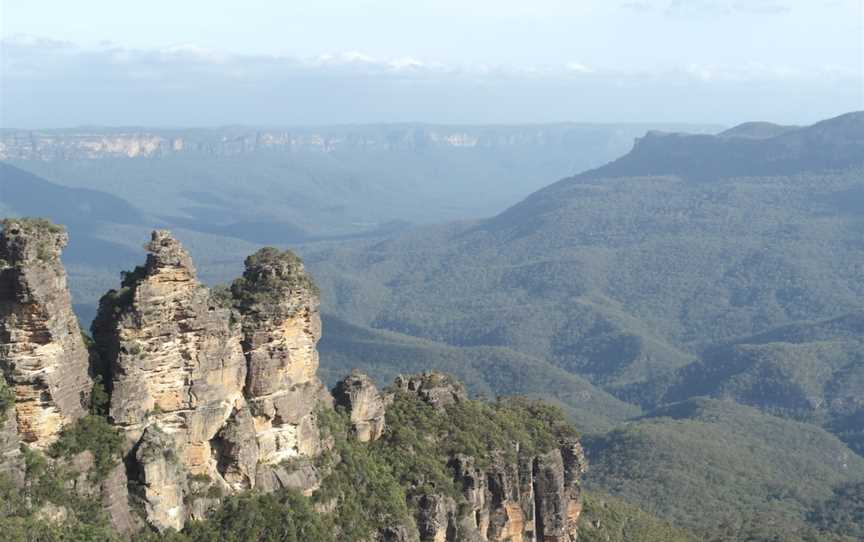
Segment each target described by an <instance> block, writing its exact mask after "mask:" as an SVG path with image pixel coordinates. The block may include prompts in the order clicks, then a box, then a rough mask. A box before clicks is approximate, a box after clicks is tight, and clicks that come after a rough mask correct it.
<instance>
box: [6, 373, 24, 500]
mask: <svg viewBox="0 0 864 542" xmlns="http://www.w3.org/2000/svg"><path fill="white" fill-rule="evenodd" d="M2 391H4V388H2V384H0V392H2ZM4 407H5V408H4ZM0 476H4V477H5V478H6V479H7V480H9V481H10V482H12V484H13V485H15V486H17V487H20V486H21V485H22V484H23V483H24V454H22V453H21V440H20V439H19V438H18V423H17V421H16V420H15V410H14V408H13V406H12V405H11V404H10V405H8V406H6V405H3V404H2V402H0Z"/></svg>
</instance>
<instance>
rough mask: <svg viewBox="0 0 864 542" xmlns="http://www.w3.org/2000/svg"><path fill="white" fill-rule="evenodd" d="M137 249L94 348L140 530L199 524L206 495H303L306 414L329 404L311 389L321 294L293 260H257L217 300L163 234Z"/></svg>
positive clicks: (102, 315)
mask: <svg viewBox="0 0 864 542" xmlns="http://www.w3.org/2000/svg"><path fill="white" fill-rule="evenodd" d="M146 248H147V250H148V251H149V254H148V256H147V261H146V263H145V265H143V266H140V267H138V268H136V269H135V270H134V271H132V272H130V273H126V274H124V276H123V281H122V285H121V288H120V289H119V290H112V291H111V292H109V293H108V294H106V295H105V296H104V297H103V298H102V300H101V302H100V307H99V314H98V316H97V318H96V320H95V321H94V325H93V335H94V340H95V342H96V345H97V350H98V351H99V353H100V358H101V360H102V361H103V364H104V366H103V368H102V370H103V372H104V373H105V374H106V381H107V382H108V383H109V388H110V395H111V401H110V408H109V417H110V420H111V421H112V423H114V424H115V425H117V426H119V427H120V428H121V429H123V431H124V432H125V434H126V437H127V445H126V450H127V454H130V458H131V464H132V466H133V471H135V476H133V480H135V481H136V483H138V484H140V488H139V491H138V497H139V498H140V499H141V500H142V501H143V503H144V508H145V510H146V512H147V519H148V521H149V522H150V523H151V524H152V525H153V526H155V527H156V528H158V529H160V530H162V529H166V528H169V527H176V526H177V525H180V526H182V525H183V523H184V522H185V521H186V520H187V519H188V518H189V517H194V518H197V519H200V517H202V515H203V514H205V513H206V510H207V509H208V508H209V507H211V506H213V505H215V504H218V499H215V500H214V499H212V498H204V497H202V496H201V495H204V494H210V493H214V492H211V491H209V489H211V488H213V489H215V490H216V491H215V493H214V494H221V493H225V492H227V493H233V492H239V491H244V490H249V489H253V488H255V489H259V490H261V491H273V490H276V489H279V488H283V487H290V488H295V489H298V490H301V491H304V492H306V493H309V492H310V491H312V490H313V489H314V488H316V487H317V486H318V483H319V480H318V472H317V469H316V468H315V467H314V464H313V463H312V462H311V459H312V458H314V457H315V456H317V455H318V454H319V453H320V451H321V449H322V444H321V439H320V436H319V432H318V427H317V423H316V417H315V409H316V407H317V406H318V405H319V404H321V403H322V401H323V404H325V405H328V404H330V398H329V394H328V393H327V391H326V390H325V389H324V387H323V385H322V384H321V382H320V381H319V380H318V378H317V375H316V371H317V369H318V352H317V350H316V343H317V341H318V339H319V337H320V334H321V322H320V317H319V315H318V292H317V290H316V289H315V287H314V285H313V284H312V281H311V280H310V279H309V277H308V276H307V275H306V274H305V271H304V270H303V266H302V264H301V263H300V261H299V259H298V258H297V257H296V256H294V255H293V254H291V253H289V252H280V251H277V250H275V249H264V250H262V251H259V252H258V253H256V254H254V255H253V256H250V257H249V258H248V259H247V262H246V264H247V269H246V272H245V273H244V276H243V278H241V279H238V280H237V281H235V283H234V285H233V286H232V291H231V292H230V293H227V295H226V292H221V294H222V295H219V294H218V293H214V292H211V291H210V290H209V289H207V288H206V287H204V286H203V285H202V284H201V283H200V282H199V281H198V280H197V278H196V272H195V267H194V266H193V264H192V261H191V258H190V257H189V254H188V253H187V252H186V250H185V249H184V248H183V247H182V246H181V245H180V243H179V242H178V241H177V240H176V239H174V238H173V237H172V236H171V235H170V234H169V233H168V232H166V231H155V232H153V234H152V238H151V241H150V243H148V244H147V246H146ZM160 446H162V447H163V448H165V449H169V448H170V450H173V451H172V452H171V454H169V455H170V458H171V461H168V459H167V458H168V456H164V457H163V456H161V455H159V454H155V451H156V450H158V449H159V447H160ZM166 447H167V448H166ZM190 488H191V489H190ZM184 499H185V501H184ZM211 501H212V502H211Z"/></svg>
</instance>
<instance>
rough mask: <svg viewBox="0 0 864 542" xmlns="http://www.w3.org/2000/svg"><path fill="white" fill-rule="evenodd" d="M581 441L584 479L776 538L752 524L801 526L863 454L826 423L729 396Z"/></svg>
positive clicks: (703, 520)
mask: <svg viewBox="0 0 864 542" xmlns="http://www.w3.org/2000/svg"><path fill="white" fill-rule="evenodd" d="M584 443H585V444H586V447H587V450H588V452H589V460H590V461H591V469H590V470H589V473H588V475H587V478H586V483H587V485H588V487H589V488H597V489H603V490H605V491H608V492H611V493H613V494H614V495H616V496H618V497H620V498H623V499H624V500H626V501H628V502H631V503H639V504H640V505H641V506H642V507H644V508H645V509H646V511H648V512H649V513H652V514H655V515H657V516H658V517H661V518H664V519H667V520H670V521H672V522H673V523H675V524H676V525H679V526H682V527H684V528H687V529H688V530H691V531H692V532H694V533H697V534H699V535H700V536H701V537H703V538H705V539H714V540H728V541H738V540H742V541H743V540H751V539H753V540H772V539H770V538H761V537H755V535H754V533H753V532H752V530H753V529H757V528H758V529H761V530H762V534H763V535H764V534H765V531H766V530H767V531H769V532H770V531H771V529H775V530H776V529H779V527H777V526H778V525H784V524H785V525H787V526H789V529H790V531H793V532H800V533H806V532H807V529H813V526H808V525H807V523H806V522H807V513H808V510H810V509H811V508H812V507H813V506H815V505H816V504H817V503H820V502H823V501H824V500H826V499H828V498H830V497H831V496H832V495H833V494H834V493H833V492H834V489H835V488H836V487H837V486H840V485H841V484H844V483H846V482H848V481H849V480H850V479H852V480H864V458H861V457H860V456H857V455H855V454H854V453H852V452H851V451H849V449H848V448H846V447H845V446H844V445H843V444H842V443H841V442H840V441H839V440H838V439H836V438H835V437H833V436H832V435H830V434H828V433H826V432H825V431H823V430H822V429H819V428H817V427H814V426H812V425H808V424H803V423H797V422H792V421H788V420H783V419H781V418H776V417H773V416H768V415H766V414H762V413H761V412H759V411H758V410H755V409H752V408H749V407H744V406H740V405H737V404H735V403H733V402H731V401H714V400H706V399H695V400H690V401H687V402H683V403H678V404H675V405H672V406H670V407H668V408H666V409H662V410H660V411H658V412H656V413H654V414H652V415H651V416H649V417H646V418H643V419H641V420H638V421H635V422H632V423H630V424H627V425H625V426H623V427H622V428H620V429H616V430H614V431H612V432H610V433H608V434H606V435H604V436H600V437H592V438H587V439H585V441H584ZM760 518H761V519H760ZM769 519H770V521H769ZM772 525H774V527H772ZM828 534H831V533H827V534H825V536H826V537H827V536H828ZM838 534H839V533H838ZM751 535H752V536H754V538H748V536H751ZM760 536H761V535H760ZM711 537H714V538H711ZM817 539H818V538H817ZM781 540H790V541H792V540H799V539H798V538H794V537H793V538H781ZM803 540H807V539H806V538H804V539H803ZM825 540H828V538H825Z"/></svg>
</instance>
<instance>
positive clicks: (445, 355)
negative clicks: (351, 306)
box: [318, 317, 641, 433]
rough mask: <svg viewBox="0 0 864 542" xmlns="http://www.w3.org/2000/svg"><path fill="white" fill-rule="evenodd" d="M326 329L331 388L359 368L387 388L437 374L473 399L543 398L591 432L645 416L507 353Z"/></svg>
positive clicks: (355, 329)
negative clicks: (405, 377) (399, 379)
mask: <svg viewBox="0 0 864 542" xmlns="http://www.w3.org/2000/svg"><path fill="white" fill-rule="evenodd" d="M324 329H325V330H326V332H325V333H324V337H323V338H322V340H321V342H320V343H319V344H318V349H319V351H320V352H321V369H320V371H319V373H320V374H321V375H322V377H323V378H324V379H325V380H326V381H328V382H329V383H330V384H335V383H336V381H337V380H338V379H339V378H341V377H342V376H344V375H345V374H347V373H349V372H350V371H351V370H352V369H355V368H359V369H360V370H362V371H363V372H365V373H367V374H368V375H369V376H371V377H372V378H373V379H375V380H376V381H377V382H379V383H384V384H386V383H389V382H392V381H393V379H394V378H395V377H396V376H397V375H398V374H402V373H409V374H411V373H420V372H423V371H428V370H436V371H441V372H445V373H449V374H453V375H454V376H456V377H457V378H458V379H459V380H460V381H461V382H463V383H464V384H465V385H466V387H467V388H468V390H469V391H470V392H471V393H472V394H473V395H479V396H482V397H488V398H495V397H498V396H513V395H524V396H530V397H536V398H539V397H542V398H543V399H544V400H546V401H548V402H551V403H554V404H556V405H558V406H559V407H561V408H562V409H563V410H564V411H565V412H566V414H567V416H568V418H569V419H570V420H571V421H572V422H573V423H574V424H575V425H576V426H577V427H579V428H580V430H581V431H583V432H586V433H587V432H596V431H602V430H608V429H610V428H611V427H612V426H613V425H614V424H615V423H617V422H621V421H624V420H626V419H628V418H631V417H635V416H638V415H639V414H640V413H641V411H640V409H639V408H638V407H635V406H633V405H630V404H627V403H624V402H623V401H620V400H618V399H616V398H615V397H613V396H612V395H610V394H609V393H607V392H605V391H603V390H601V389H599V388H597V387H595V386H593V385H592V384H591V383H589V382H587V381H586V380H585V379H583V378H580V377H579V376H576V375H573V374H571V373H568V372H567V371H564V370H562V369H560V368H558V367H555V366H554V365H552V364H550V363H549V362H547V361H544V360H542V359H539V358H536V357H533V356H529V355H526V354H522V353H519V352H515V351H513V350H510V349H507V348H498V347H455V346H449V345H446V344H442V343H438V342H433V341H430V340H428V339H418V338H415V337H410V336H407V335H402V334H399V333H394V332H388V331H381V330H376V329H371V328H368V327H362V326H355V325H351V324H349V323H347V322H344V321H341V320H339V319H336V318H333V317H325V319H324Z"/></svg>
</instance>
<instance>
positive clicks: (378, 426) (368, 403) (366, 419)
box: [333, 372, 385, 442]
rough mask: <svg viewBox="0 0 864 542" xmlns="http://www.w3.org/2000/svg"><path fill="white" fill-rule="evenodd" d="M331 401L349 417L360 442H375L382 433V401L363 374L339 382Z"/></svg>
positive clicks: (370, 381)
mask: <svg viewBox="0 0 864 542" xmlns="http://www.w3.org/2000/svg"><path fill="white" fill-rule="evenodd" d="M333 399H334V400H335V402H336V405H338V406H341V407H342V408H344V409H345V410H346V411H347V412H348V413H349V415H350V416H351V423H352V424H353V426H354V433H355V436H356V437H357V440H359V441H360V442H369V441H372V440H376V439H377V438H378V437H380V436H381V434H382V433H383V432H384V414H385V405H384V399H383V397H382V396H381V394H380V393H378V388H376V387H375V384H374V383H373V382H372V380H371V379H370V378H369V377H368V376H366V375H365V374H362V373H358V372H354V373H352V374H351V375H349V376H347V377H345V378H344V379H342V380H341V381H339V383H338V384H336V388H334V390H333Z"/></svg>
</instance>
